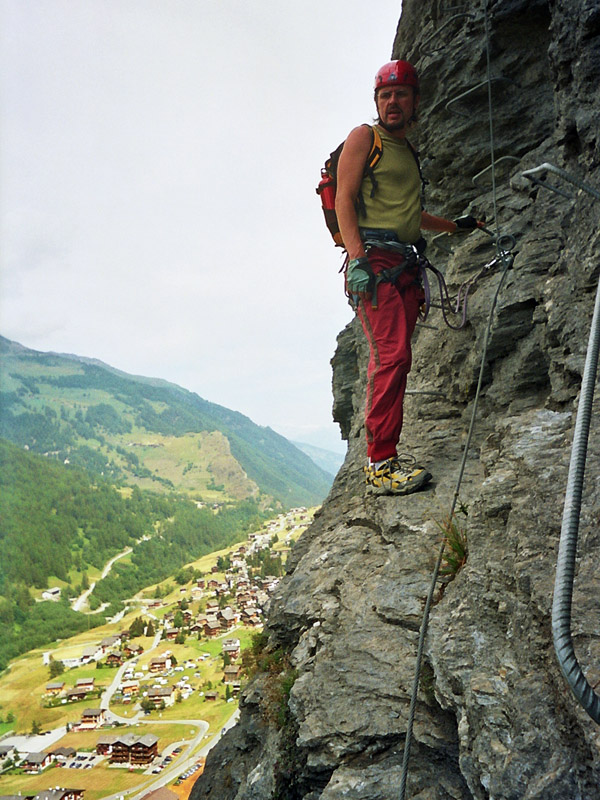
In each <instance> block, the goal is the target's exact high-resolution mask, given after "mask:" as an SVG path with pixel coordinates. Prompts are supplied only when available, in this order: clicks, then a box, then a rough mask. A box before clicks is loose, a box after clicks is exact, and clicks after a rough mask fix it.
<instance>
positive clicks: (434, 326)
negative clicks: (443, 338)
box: [417, 322, 439, 331]
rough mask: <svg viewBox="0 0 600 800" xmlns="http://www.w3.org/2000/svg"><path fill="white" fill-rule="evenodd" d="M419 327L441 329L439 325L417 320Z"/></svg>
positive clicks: (433, 329)
mask: <svg viewBox="0 0 600 800" xmlns="http://www.w3.org/2000/svg"><path fill="white" fill-rule="evenodd" d="M417 328H429V329H430V330H432V331H439V328H438V326H437V325H428V324H427V323H426V322H417Z"/></svg>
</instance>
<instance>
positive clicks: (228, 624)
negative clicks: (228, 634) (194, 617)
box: [219, 608, 237, 631]
mask: <svg viewBox="0 0 600 800" xmlns="http://www.w3.org/2000/svg"><path fill="white" fill-rule="evenodd" d="M236 622H237V617H236V614H235V612H234V611H233V610H232V609H231V608H224V609H223V611H221V612H220V613H219V624H220V626H221V630H224V631H229V630H231V628H234V627H235V623H236Z"/></svg>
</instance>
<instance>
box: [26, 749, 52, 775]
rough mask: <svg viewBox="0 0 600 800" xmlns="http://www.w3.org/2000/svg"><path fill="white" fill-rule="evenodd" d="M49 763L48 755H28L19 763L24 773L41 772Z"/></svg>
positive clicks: (50, 759)
mask: <svg viewBox="0 0 600 800" xmlns="http://www.w3.org/2000/svg"><path fill="white" fill-rule="evenodd" d="M51 761H52V758H51V757H50V754H49V753H29V755H27V756H25V758H24V759H23V761H22V762H21V768H22V769H23V770H24V771H25V772H41V771H42V770H43V769H46V767H47V766H49V764H50V762H51Z"/></svg>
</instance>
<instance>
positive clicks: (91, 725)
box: [77, 708, 106, 731]
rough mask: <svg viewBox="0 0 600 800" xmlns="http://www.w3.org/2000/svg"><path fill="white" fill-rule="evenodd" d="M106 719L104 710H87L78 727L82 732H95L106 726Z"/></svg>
mask: <svg viewBox="0 0 600 800" xmlns="http://www.w3.org/2000/svg"><path fill="white" fill-rule="evenodd" d="M105 718H106V717H105V711H104V709H103V708H86V709H85V711H84V712H83V714H82V715H81V721H80V723H79V725H78V726H77V727H78V729H79V730H80V731H93V730H96V728H100V727H101V726H102V725H103V724H104V720H105Z"/></svg>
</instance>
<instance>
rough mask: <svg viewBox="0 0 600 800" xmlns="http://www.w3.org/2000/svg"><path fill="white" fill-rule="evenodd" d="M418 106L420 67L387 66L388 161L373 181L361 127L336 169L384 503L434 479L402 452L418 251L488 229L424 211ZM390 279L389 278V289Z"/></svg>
mask: <svg viewBox="0 0 600 800" xmlns="http://www.w3.org/2000/svg"><path fill="white" fill-rule="evenodd" d="M419 100H420V93H419V79H418V76H417V73H416V71H415V69H414V67H413V66H412V65H411V64H409V63H408V62H407V61H391V62H390V63H388V64H385V65H384V66H383V67H382V68H381V69H380V70H379V72H378V73H377V75H376V76H375V104H376V106H377V114H378V120H377V126H376V128H377V132H378V133H379V135H380V137H381V143H382V155H381V158H380V159H379V161H377V163H376V164H375V167H374V168H373V170H372V175H367V174H365V164H366V162H367V158H368V157H369V154H370V152H371V148H372V145H373V141H374V138H373V131H372V129H371V127H370V126H369V125H361V126H359V127H358V128H354V130H353V131H351V133H350V135H349V136H348V138H347V139H346V142H345V144H344V148H343V150H342V153H341V155H340V159H339V164H338V170H337V191H336V202H335V209H336V214H337V218H338V223H339V227H340V232H341V235H342V239H343V242H344V247H345V248H346V251H347V253H348V269H347V285H348V289H349V290H350V292H351V293H353V294H354V295H355V296H358V304H357V313H358V315H359V317H360V320H361V323H362V326H363V330H364V332H365V335H366V337H367V340H368V342H369V348H370V359H369V366H368V371H367V376H368V382H367V402H366V411H365V424H366V435H367V455H368V457H369V463H368V466H367V467H366V468H365V472H366V476H367V485H368V486H369V487H370V488H371V490H372V491H374V492H375V493H377V494H408V493H409V492H414V491H416V490H417V489H420V488H421V487H422V486H424V485H425V484H426V483H428V482H429V481H430V480H431V474H430V473H429V472H428V471H427V470H426V469H424V468H423V467H420V466H418V465H416V464H415V462H414V459H412V458H411V457H410V456H398V453H397V450H396V447H397V445H398V441H399V439H400V432H401V430H402V407H403V401H404V392H405V389H406V378H407V375H408V373H409V371H410V367H411V345H410V340H411V336H412V334H413V331H414V328H415V325H416V322H417V317H418V314H419V308H420V305H421V302H422V300H423V292H422V288H421V285H420V280H419V274H418V273H419V268H418V266H417V265H416V263H415V253H416V249H415V247H414V246H415V245H418V247H420V246H421V245H420V243H421V242H423V240H422V239H421V229H426V230H430V231H438V232H447V233H454V232H455V231H456V230H457V229H458V228H459V227H460V228H462V229H467V230H471V229H473V228H476V227H478V226H479V225H482V224H483V223H478V222H477V221H476V220H475V219H473V218H472V217H463V218H462V219H460V220H457V221H456V222H453V221H451V220H448V219H444V218H442V217H434V216H432V215H431V214H428V213H427V212H426V211H423V210H422V207H421V176H420V172H419V167H418V165H417V160H416V157H415V155H414V153H413V152H412V149H411V147H410V145H408V144H407V140H406V135H407V132H408V130H409V129H410V127H411V126H412V125H413V124H414V123H415V122H416V120H417V110H418V108H419ZM411 257H412V258H411ZM411 261H412V263H411ZM384 270H388V272H387V273H383V274H384V275H386V278H387V279H386V280H384V281H381V282H380V280H381V277H382V272H383V271H384ZM378 275H379V277H380V280H378V281H377V282H376V285H375V281H374V276H375V277H376V276H378ZM374 290H375V291H376V294H377V296H376V302H375V301H374V298H373V292H374ZM375 306H376V307H375Z"/></svg>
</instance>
